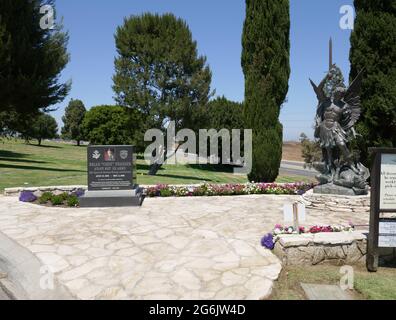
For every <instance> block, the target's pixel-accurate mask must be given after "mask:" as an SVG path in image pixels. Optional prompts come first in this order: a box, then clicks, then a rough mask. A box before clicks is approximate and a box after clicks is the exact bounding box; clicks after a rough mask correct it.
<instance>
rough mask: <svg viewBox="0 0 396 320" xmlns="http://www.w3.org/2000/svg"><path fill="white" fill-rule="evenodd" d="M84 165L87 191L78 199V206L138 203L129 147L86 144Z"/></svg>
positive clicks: (140, 196)
mask: <svg viewBox="0 0 396 320" xmlns="http://www.w3.org/2000/svg"><path fill="white" fill-rule="evenodd" d="M87 168H88V191H87V192H86V193H85V195H84V196H83V197H81V199H80V206H81V207H124V206H139V205H141V203H142V200H143V196H142V190H141V189H140V188H139V187H138V185H137V184H136V155H135V153H134V148H133V146H89V147H88V148H87Z"/></svg>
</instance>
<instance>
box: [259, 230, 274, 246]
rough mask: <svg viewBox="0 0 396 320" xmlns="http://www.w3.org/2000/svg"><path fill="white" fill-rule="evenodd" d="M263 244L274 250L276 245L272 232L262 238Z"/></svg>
mask: <svg viewBox="0 0 396 320" xmlns="http://www.w3.org/2000/svg"><path fill="white" fill-rule="evenodd" d="M261 245H262V246H263V247H265V248H267V249H270V250H273V249H274V247H275V243H274V236H273V235H272V233H268V234H267V235H265V236H264V237H263V238H262V239H261Z"/></svg>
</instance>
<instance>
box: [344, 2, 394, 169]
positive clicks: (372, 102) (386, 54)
mask: <svg viewBox="0 0 396 320" xmlns="http://www.w3.org/2000/svg"><path fill="white" fill-rule="evenodd" d="M354 4H355V9H356V21H355V27H354V30H353V32H352V35H351V51H350V62H351V73H350V79H354V78H355V77H356V75H357V74H358V72H359V71H360V70H362V69H364V70H365V71H364V77H363V81H362V90H361V95H360V96H361V100H362V116H361V119H360V121H359V122H358V124H357V131H358V133H359V134H361V137H360V138H359V139H358V140H357V146H358V148H357V149H358V152H360V158H361V160H362V162H363V163H365V164H366V165H369V162H370V159H369V158H370V155H369V153H368V148H369V147H396V46H395V43H396V0H355V1H354Z"/></svg>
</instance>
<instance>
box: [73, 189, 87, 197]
mask: <svg viewBox="0 0 396 320" xmlns="http://www.w3.org/2000/svg"><path fill="white" fill-rule="evenodd" d="M84 194H85V190H84V189H77V190H76V191H74V192H72V195H74V196H76V197H77V198H80V197H82V196H83V195H84Z"/></svg>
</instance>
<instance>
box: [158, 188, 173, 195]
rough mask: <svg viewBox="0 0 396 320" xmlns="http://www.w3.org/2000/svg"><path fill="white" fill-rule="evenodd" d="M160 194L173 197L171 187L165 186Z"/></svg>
mask: <svg viewBox="0 0 396 320" xmlns="http://www.w3.org/2000/svg"><path fill="white" fill-rule="evenodd" d="M160 195H161V197H171V196H172V191H171V190H170V189H169V188H165V189H162V190H160Z"/></svg>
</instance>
